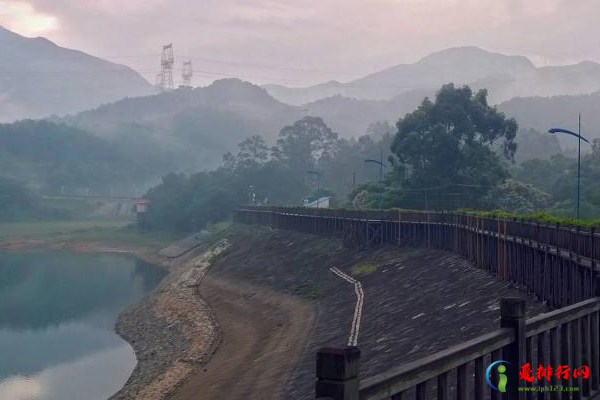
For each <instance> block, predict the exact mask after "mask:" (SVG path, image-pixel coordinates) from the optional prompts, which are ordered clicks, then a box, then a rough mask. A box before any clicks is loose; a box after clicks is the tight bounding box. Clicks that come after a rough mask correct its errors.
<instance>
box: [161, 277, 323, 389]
mask: <svg viewBox="0 0 600 400" xmlns="http://www.w3.org/2000/svg"><path fill="white" fill-rule="evenodd" d="M200 294H201V296H202V298H203V299H204V300H205V301H206V302H208V304H209V305H210V307H211V308H212V310H213V312H214V314H215V316H216V318H217V321H218V323H219V327H220V330H221V334H222V338H221V345H220V346H219V349H218V350H217V352H216V353H215V354H214V356H213V358H212V359H211V361H210V362H209V363H208V364H207V365H206V366H205V367H204V368H203V369H200V370H199V371H198V372H197V373H195V374H194V375H193V376H192V377H191V378H189V379H188V381H187V382H186V383H185V384H184V385H183V386H181V387H180V388H179V389H178V390H177V391H176V393H175V394H174V395H173V396H172V397H171V399H172V400H221V399H227V400H252V399H257V400H259V399H260V400H275V399H278V398H279V396H280V394H281V391H282V390H283V388H284V386H285V384H286V381H287V378H288V377H289V375H290V374H291V372H292V371H293V369H294V367H295V366H296V364H297V361H298V358H299V355H300V353H301V352H302V350H303V349H304V347H305V345H306V343H307V339H308V336H309V334H310V333H311V330H312V326H313V323H314V320H315V309H314V306H313V305H311V304H308V303H305V302H302V301H299V300H297V299H295V298H293V297H291V296H285V295H281V294H278V293H276V292H274V291H272V290H269V289H266V288H264V287H258V286H254V285H250V284H246V283H240V282H237V281H236V282H233V281H231V280H227V279H224V278H222V277H219V276H217V275H215V274H213V273H209V274H207V275H206V276H205V277H204V279H203V281H202V285H201V287H200Z"/></svg>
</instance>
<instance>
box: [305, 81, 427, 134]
mask: <svg viewBox="0 0 600 400" xmlns="http://www.w3.org/2000/svg"><path fill="white" fill-rule="evenodd" d="M438 89H439V88H438ZM434 96H435V90H431V91H429V90H413V91H409V92H406V93H403V94H401V95H398V96H396V97H394V98H393V99H391V100H359V99H355V98H349V97H345V96H340V95H336V96H332V97H327V98H324V99H320V100H317V101H314V102H311V103H308V104H305V105H304V106H302V109H303V110H305V112H308V114H310V115H314V116H319V117H321V118H323V120H324V121H325V122H326V123H327V124H328V125H329V126H330V127H331V128H332V129H333V130H334V131H336V132H338V133H339V134H340V135H341V136H344V137H350V136H361V135H364V134H365V132H366V131H367V128H368V127H369V125H371V124H372V123H374V122H377V121H389V122H390V123H391V124H395V123H396V122H397V121H398V119H400V118H402V117H404V115H405V114H407V113H409V112H412V111H413V110H414V109H415V108H417V107H418V106H419V104H421V102H422V101H423V99H424V98H425V97H434Z"/></svg>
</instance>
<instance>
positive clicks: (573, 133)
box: [548, 113, 590, 219]
mask: <svg viewBox="0 0 600 400" xmlns="http://www.w3.org/2000/svg"><path fill="white" fill-rule="evenodd" d="M548 133H552V134H554V133H565V134H567V135H571V136H575V137H576V138H577V139H578V141H579V151H578V154H577V219H579V216H580V210H579V209H580V199H581V141H582V140H583V141H584V142H586V143H588V144H589V143H590V142H589V141H588V140H587V139H586V138H584V137H583V136H581V113H580V114H579V133H575V132H571V131H569V130H566V129H561V128H552V129H550V130H549V131H548Z"/></svg>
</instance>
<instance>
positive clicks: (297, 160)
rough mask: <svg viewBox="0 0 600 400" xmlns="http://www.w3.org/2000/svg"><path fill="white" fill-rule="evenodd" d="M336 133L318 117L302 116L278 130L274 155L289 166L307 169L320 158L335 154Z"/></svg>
mask: <svg viewBox="0 0 600 400" xmlns="http://www.w3.org/2000/svg"><path fill="white" fill-rule="evenodd" d="M337 139H338V134H337V133H335V132H334V131H332V130H331V128H329V127H328V126H327V125H326V124H325V122H324V121H323V119H321V118H319V117H304V118H302V119H301V120H299V121H296V122H294V124H293V125H289V126H286V127H284V128H283V129H282V130H281V131H280V132H279V138H278V139H277V148H276V149H275V151H274V152H273V156H274V157H279V158H280V159H282V161H284V162H286V163H287V164H288V165H289V166H290V167H292V168H294V169H297V170H299V171H302V172H304V171H307V170H311V169H314V168H316V167H317V164H318V163H319V161H321V160H326V159H328V158H331V157H333V156H334V154H335V150H336V143H337Z"/></svg>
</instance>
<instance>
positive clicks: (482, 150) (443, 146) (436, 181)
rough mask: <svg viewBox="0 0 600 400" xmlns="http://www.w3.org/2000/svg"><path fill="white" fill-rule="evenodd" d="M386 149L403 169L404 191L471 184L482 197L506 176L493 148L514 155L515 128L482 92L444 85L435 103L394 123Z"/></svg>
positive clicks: (426, 100) (510, 156) (424, 105)
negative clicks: (395, 130) (395, 125)
mask: <svg viewBox="0 0 600 400" xmlns="http://www.w3.org/2000/svg"><path fill="white" fill-rule="evenodd" d="M397 128H398V133H397V134H396V136H395V138H394V141H393V142H392V147H391V150H392V152H393V153H394V155H395V156H396V159H397V161H398V162H399V164H400V165H404V166H406V167H408V169H409V170H410V174H409V175H408V176H407V178H406V181H405V185H406V186H407V187H408V188H427V187H434V186H440V185H449V184H450V185H455V184H460V185H476V186H479V187H481V189H480V190H473V191H472V194H471V195H472V196H473V197H481V196H483V195H484V194H485V193H486V192H487V189H486V188H489V187H491V186H494V185H497V184H498V183H500V182H502V181H503V180H504V179H506V177H507V176H508V174H507V172H506V171H505V170H504V168H503V167H502V165H501V163H500V159H499V158H498V156H497V155H496V153H495V152H494V151H493V149H492V146H493V145H494V144H496V143H500V145H501V148H502V152H503V154H504V156H505V157H507V158H509V159H512V158H513V157H514V153H515V151H516V147H517V145H516V143H515V136H516V131H517V123H516V122H515V121H514V120H513V119H507V118H506V117H505V116H504V114H502V113H500V112H498V111H497V110H496V109H495V108H493V107H490V106H489V105H488V103H487V92H486V91H485V90H480V91H479V92H477V93H475V94H473V93H472V92H471V89H470V88H469V87H468V86H464V87H462V88H455V87H454V85H452V84H448V85H444V86H443V87H442V88H441V90H440V91H439V92H438V93H437V96H436V99H435V102H431V101H430V100H429V99H427V98H426V99H425V100H424V101H423V103H422V104H421V105H420V106H419V107H418V108H417V110H415V111H414V112H412V113H410V114H407V115H406V116H405V117H404V118H403V119H401V120H400V121H398V123H397Z"/></svg>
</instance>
